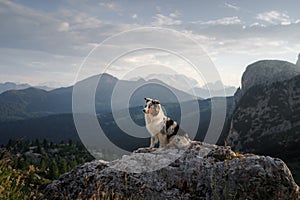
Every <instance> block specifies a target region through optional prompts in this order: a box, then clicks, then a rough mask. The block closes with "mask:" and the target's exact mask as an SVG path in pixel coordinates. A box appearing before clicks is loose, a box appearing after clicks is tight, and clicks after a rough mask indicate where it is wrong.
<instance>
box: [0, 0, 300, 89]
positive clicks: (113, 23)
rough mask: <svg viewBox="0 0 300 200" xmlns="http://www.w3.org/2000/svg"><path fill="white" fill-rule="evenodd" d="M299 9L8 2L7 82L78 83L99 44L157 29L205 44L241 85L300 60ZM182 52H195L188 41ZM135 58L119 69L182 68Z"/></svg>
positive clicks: (2, 21)
mask: <svg viewBox="0 0 300 200" xmlns="http://www.w3.org/2000/svg"><path fill="white" fill-rule="evenodd" d="M299 8H300V1H296V0H295V1H289V0H287V1H280V0H278V1H270V0H266V1H258V0H251V1H250V0H249V1H224V0H223V1H220V0H217V1H202V0H200V1H196V0H195V1H178V0H166V1H146V0H144V1H141V0H140V1H96V0H62V1H58V0H51V1H40V0H14V1H8V0H0V27H1V31H0V70H1V74H0V82H6V81H13V82H26V83H30V84H32V85H37V84H46V85H49V86H54V87H57V86H67V85H71V84H73V83H74V80H75V79H76V74H77V72H78V70H79V67H80V64H81V62H82V61H83V59H84V58H85V57H86V56H87V55H88V53H89V52H90V51H91V50H92V49H93V48H94V47H95V46H96V45H97V44H98V43H100V42H102V41H103V40H105V39H106V38H108V37H110V36H112V35H114V34H118V33H120V32H122V31H128V30H131V29H134V28H139V27H149V26H150V27H163V28H168V29H174V30H176V31H179V32H181V33H183V34H185V35H187V36H189V37H191V38H192V39H194V40H195V41H197V42H198V43H199V44H200V45H201V47H202V49H203V50H204V51H205V52H206V53H207V55H208V56H209V57H210V58H211V60H212V61H213V63H214V64H215V66H216V68H217V70H218V71H219V74H220V76H221V78H222V80H223V83H224V84H225V85H234V86H238V85H239V84H240V78H241V75H242V73H243V71H244V70H245V67H246V66H247V65H248V64H251V63H253V62H255V61H257V60H260V59H280V60H287V61H290V62H293V63H295V62H296V58H297V55H298V52H300V37H299V35H300V12H299ZM138 39H141V38H137V40H138ZM141 40H142V39H141ZM158 42H159V43H163V42H164V41H163V40H162V41H158ZM174 42H176V41H174ZM182 48H185V49H187V50H188V49H189V47H188V46H186V45H185V44H182ZM112 51H113V50H112ZM152 53H153V52H152ZM191 53H192V52H191ZM153 54H155V53H153ZM134 56H135V57H132V58H130V59H129V58H128V59H124V60H123V61H122V62H119V68H118V69H121V70H122V69H123V70H124V71H126V70H128V68H127V66H129V65H131V64H132V63H133V62H140V63H138V64H140V65H142V64H143V60H144V59H146V58H147V59H156V62H157V63H158V64H162V65H166V63H168V64H169V65H176V62H175V61H174V62H172V61H168V62H166V61H165V60H166V58H167V57H165V58H163V55H159V56H158V55H156V56H154V57H153V56H151V55H148V54H142V53H140V54H138V55H134ZM160 59H161V60H160ZM181 64H182V63H181ZM99 65H101V64H100V63H98V66H99ZM183 69H184V66H183ZM91 73H92V72H91ZM112 73H114V72H113V71H112ZM114 75H115V76H119V75H120V74H118V72H117V71H115V74H114ZM187 75H190V76H193V75H192V74H189V72H187Z"/></svg>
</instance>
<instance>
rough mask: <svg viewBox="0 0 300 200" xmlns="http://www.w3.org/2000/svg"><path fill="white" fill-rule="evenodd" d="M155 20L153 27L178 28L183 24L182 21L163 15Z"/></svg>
mask: <svg viewBox="0 0 300 200" xmlns="http://www.w3.org/2000/svg"><path fill="white" fill-rule="evenodd" d="M153 18H154V22H152V25H154V26H178V25H181V24H182V21H180V20H177V19H173V18H172V17H167V16H165V15H162V14H156V15H155V16H154V17H153Z"/></svg>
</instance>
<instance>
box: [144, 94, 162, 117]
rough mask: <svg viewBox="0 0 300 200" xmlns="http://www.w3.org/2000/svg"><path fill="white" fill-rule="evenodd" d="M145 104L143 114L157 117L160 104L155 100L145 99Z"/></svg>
mask: <svg viewBox="0 0 300 200" xmlns="http://www.w3.org/2000/svg"><path fill="white" fill-rule="evenodd" d="M145 101H146V104H145V106H144V109H143V112H144V113H145V114H149V115H153V116H155V115H157V114H158V113H159V111H160V109H161V108H160V103H159V101H158V100H156V99H151V98H145Z"/></svg>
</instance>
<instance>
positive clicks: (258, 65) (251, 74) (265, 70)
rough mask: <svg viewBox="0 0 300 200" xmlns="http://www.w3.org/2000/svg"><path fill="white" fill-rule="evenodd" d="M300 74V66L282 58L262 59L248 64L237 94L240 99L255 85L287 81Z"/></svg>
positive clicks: (237, 98)
mask: <svg viewBox="0 0 300 200" xmlns="http://www.w3.org/2000/svg"><path fill="white" fill-rule="evenodd" d="M299 74H300V67H299V66H297V65H295V64H293V63H290V62H286V61H281V60H261V61H257V62H255V63H253V64H250V65H248V66H247V68H246V71H245V72H244V73H243V76H242V88H241V89H239V90H238V91H237V92H236V94H235V97H236V100H237V101H239V99H240V98H241V97H242V96H243V95H244V94H245V93H246V92H247V91H248V89H250V88H251V87H253V86H256V85H269V84H272V83H275V82H280V81H285V80H288V79H291V78H293V77H295V76H297V75H299Z"/></svg>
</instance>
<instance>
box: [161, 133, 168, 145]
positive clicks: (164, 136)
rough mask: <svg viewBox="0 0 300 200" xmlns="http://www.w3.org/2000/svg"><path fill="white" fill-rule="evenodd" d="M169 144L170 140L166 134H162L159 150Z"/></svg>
mask: <svg viewBox="0 0 300 200" xmlns="http://www.w3.org/2000/svg"><path fill="white" fill-rule="evenodd" d="M167 144H168V139H167V135H166V134H160V136H159V148H163V147H165V146H166V145H167Z"/></svg>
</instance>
